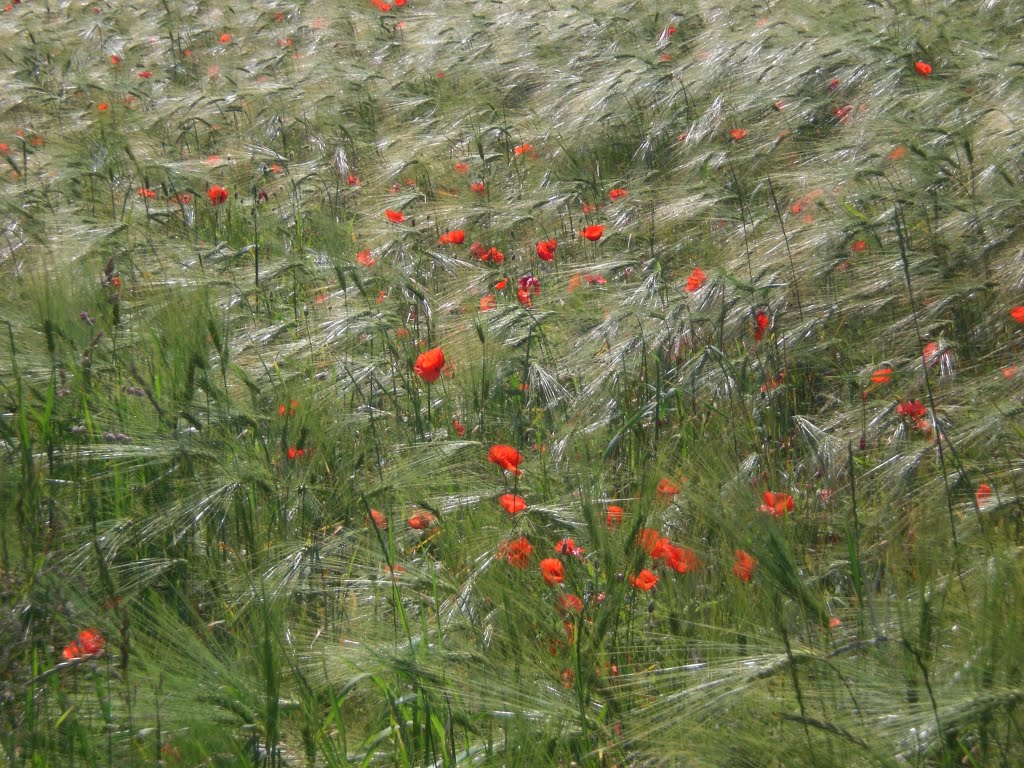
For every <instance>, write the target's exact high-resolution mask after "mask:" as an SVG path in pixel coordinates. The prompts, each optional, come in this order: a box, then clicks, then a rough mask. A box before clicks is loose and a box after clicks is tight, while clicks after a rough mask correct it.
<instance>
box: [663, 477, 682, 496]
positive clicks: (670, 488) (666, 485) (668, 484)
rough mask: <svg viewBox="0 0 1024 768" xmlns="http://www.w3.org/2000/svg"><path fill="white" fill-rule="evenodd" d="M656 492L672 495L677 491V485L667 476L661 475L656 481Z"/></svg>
mask: <svg viewBox="0 0 1024 768" xmlns="http://www.w3.org/2000/svg"><path fill="white" fill-rule="evenodd" d="M658 493H660V494H661V495H663V496H674V495H675V494H677V493H679V486H678V485H676V484H675V483H673V482H672V481H671V480H669V479H668V478H667V477H663V478H661V480H659V481H658Z"/></svg>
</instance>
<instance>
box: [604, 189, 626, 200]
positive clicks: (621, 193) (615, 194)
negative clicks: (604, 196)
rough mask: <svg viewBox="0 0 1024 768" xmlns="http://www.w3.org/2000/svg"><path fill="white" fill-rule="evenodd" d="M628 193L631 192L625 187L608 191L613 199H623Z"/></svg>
mask: <svg viewBox="0 0 1024 768" xmlns="http://www.w3.org/2000/svg"><path fill="white" fill-rule="evenodd" d="M628 194H629V192H627V191H626V190H624V189H613V190H612V191H611V192H609V193H608V197H609V198H610V199H611V200H613V201H614V200H622V199H623V198H624V197H626V195H628Z"/></svg>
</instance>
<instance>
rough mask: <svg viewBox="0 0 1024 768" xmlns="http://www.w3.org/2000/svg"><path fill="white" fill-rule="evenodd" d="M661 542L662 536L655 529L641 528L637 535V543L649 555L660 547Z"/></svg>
mask: <svg viewBox="0 0 1024 768" xmlns="http://www.w3.org/2000/svg"><path fill="white" fill-rule="evenodd" d="M659 542H661V534H660V533H658V532H657V531H656V530H654V529H653V528H641V529H640V530H639V531H637V534H636V543H637V544H638V545H639V546H640V547H641V548H642V549H643V550H644V551H645V552H647V554H651V553H653V552H654V551H655V549H656V548H657V547H658V544H659Z"/></svg>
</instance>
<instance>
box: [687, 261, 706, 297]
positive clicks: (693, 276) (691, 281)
mask: <svg viewBox="0 0 1024 768" xmlns="http://www.w3.org/2000/svg"><path fill="white" fill-rule="evenodd" d="M707 280H708V276H707V275H706V274H704V270H703V269H701V268H700V267H694V269H693V272H691V273H690V276H689V277H688V278H686V290H687V291H688V292H690V293H693V292H694V291H698V290H700V288H701V286H703V285H704V283H706V282H707Z"/></svg>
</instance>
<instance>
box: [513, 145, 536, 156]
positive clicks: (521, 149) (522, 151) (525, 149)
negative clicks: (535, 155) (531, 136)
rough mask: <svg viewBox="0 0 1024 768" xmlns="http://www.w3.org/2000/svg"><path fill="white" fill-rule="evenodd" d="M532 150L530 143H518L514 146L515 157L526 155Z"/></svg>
mask: <svg viewBox="0 0 1024 768" xmlns="http://www.w3.org/2000/svg"><path fill="white" fill-rule="evenodd" d="M531 152H533V146H531V145H530V144H520V145H519V146H517V147H516V148H515V153H516V157H519V156H520V155H528V154H530V153H531Z"/></svg>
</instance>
